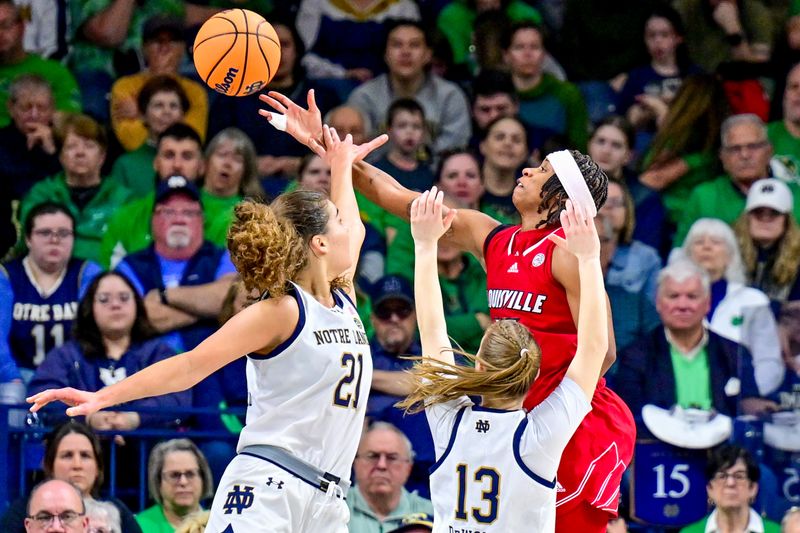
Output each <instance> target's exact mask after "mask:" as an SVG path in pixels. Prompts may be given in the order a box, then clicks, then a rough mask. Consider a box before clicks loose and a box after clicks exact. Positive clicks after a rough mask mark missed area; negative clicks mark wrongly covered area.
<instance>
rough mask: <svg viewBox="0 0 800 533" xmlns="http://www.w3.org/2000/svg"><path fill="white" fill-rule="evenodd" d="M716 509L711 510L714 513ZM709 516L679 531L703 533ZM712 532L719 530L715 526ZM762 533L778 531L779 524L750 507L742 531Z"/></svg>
mask: <svg viewBox="0 0 800 533" xmlns="http://www.w3.org/2000/svg"><path fill="white" fill-rule="evenodd" d="M715 512H716V511H713V512H712V514H714V513H715ZM710 518H711V515H708V516H707V517H705V518H703V519H702V520H698V521H697V522H695V523H694V524H689V525H688V526H686V527H685V528H683V529H681V532H680V533H705V531H706V526H707V525H708V521H709V519H710ZM759 522H760V523H761V526H762V527H758V526H759ZM711 531H712V532H713V533H719V530H718V529H716V528H713V529H711ZM761 531H763V532H764V533H780V532H781V526H780V524H778V523H776V522H773V521H772V520H767V519H766V518H762V517H760V516H758V514H757V513H756V512H755V511H754V510H753V509H750V523H749V524H748V527H747V529H746V530H745V532H744V533H756V532H761Z"/></svg>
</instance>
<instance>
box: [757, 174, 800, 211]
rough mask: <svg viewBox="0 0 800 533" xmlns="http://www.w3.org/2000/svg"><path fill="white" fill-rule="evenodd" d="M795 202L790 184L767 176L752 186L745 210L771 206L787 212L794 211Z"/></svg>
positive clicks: (776, 209)
mask: <svg viewBox="0 0 800 533" xmlns="http://www.w3.org/2000/svg"><path fill="white" fill-rule="evenodd" d="M793 204H794V198H793V197H792V191H791V189H789V186H788V185H786V184H785V183H784V182H782V181H781V180H779V179H776V178H766V179H763V180H758V181H757V182H755V183H754V184H753V185H752V186H751V187H750V192H748V193H747V205H746V206H745V211H747V212H748V213H749V212H750V211H752V210H753V209H758V208H759V207H769V208H770V209H774V210H775V211H777V212H779V213H783V214H786V213H791V212H792V205H793Z"/></svg>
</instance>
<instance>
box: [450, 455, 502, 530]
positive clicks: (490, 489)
mask: <svg viewBox="0 0 800 533" xmlns="http://www.w3.org/2000/svg"><path fill="white" fill-rule="evenodd" d="M456 474H457V475H458V496H457V498H456V514H455V517H456V520H468V519H469V515H468V512H469V514H471V515H472V518H474V519H475V521H476V522H478V523H480V524H491V523H492V522H494V521H495V520H497V512H498V507H499V504H500V502H499V497H500V473H499V472H498V471H497V470H495V469H494V468H490V467H488V466H482V467H480V468H478V469H477V470H475V472H474V474H472V475H470V470H469V467H468V466H467V465H465V464H459V465H458V466H456ZM475 490H478V491H480V492H481V502H485V503H481V505H480V507H472V509H470V510H469V511H467V499H468V498H469V497H470V496H472V491H475ZM470 500H471V498H470Z"/></svg>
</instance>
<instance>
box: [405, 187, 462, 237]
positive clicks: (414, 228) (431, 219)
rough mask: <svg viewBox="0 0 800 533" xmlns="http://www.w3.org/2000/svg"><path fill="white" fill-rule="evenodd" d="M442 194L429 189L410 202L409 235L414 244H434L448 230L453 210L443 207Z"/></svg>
mask: <svg viewBox="0 0 800 533" xmlns="http://www.w3.org/2000/svg"><path fill="white" fill-rule="evenodd" d="M443 202H444V192H442V191H440V190H438V189H437V188H436V186H433V187H431V189H430V190H429V191H425V192H424V193H422V194H421V195H419V196H417V197H416V198H415V199H414V201H413V202H411V235H412V236H413V237H414V242H416V243H420V244H422V243H428V244H430V243H435V242H437V241H438V240H439V238H440V237H441V236H442V235H444V234H445V233H446V232H447V230H449V229H450V225H451V224H452V223H453V218H455V216H456V210H455V209H447V210H446V212H445V208H444V206H443Z"/></svg>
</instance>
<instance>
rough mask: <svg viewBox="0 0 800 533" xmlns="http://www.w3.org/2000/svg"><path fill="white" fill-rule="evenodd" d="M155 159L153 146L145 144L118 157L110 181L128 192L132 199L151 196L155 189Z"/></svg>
mask: <svg viewBox="0 0 800 533" xmlns="http://www.w3.org/2000/svg"><path fill="white" fill-rule="evenodd" d="M155 158H156V148H155V146H150V145H149V144H148V143H146V142H145V143H144V144H143V145H141V146H140V147H139V148H137V149H136V150H133V151H132V152H128V153H126V154H122V155H121V156H119V158H118V159H117V160H116V161H115V162H114V167H113V168H112V169H111V179H113V180H114V181H116V182H117V183H119V184H120V185H122V186H123V187H126V188H127V189H128V190H130V191H131V195H132V196H133V197H134V198H141V197H142V196H145V195H147V194H151V193H152V192H153V191H155V188H156V171H155V169H154V168H153V160H154V159H155Z"/></svg>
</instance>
